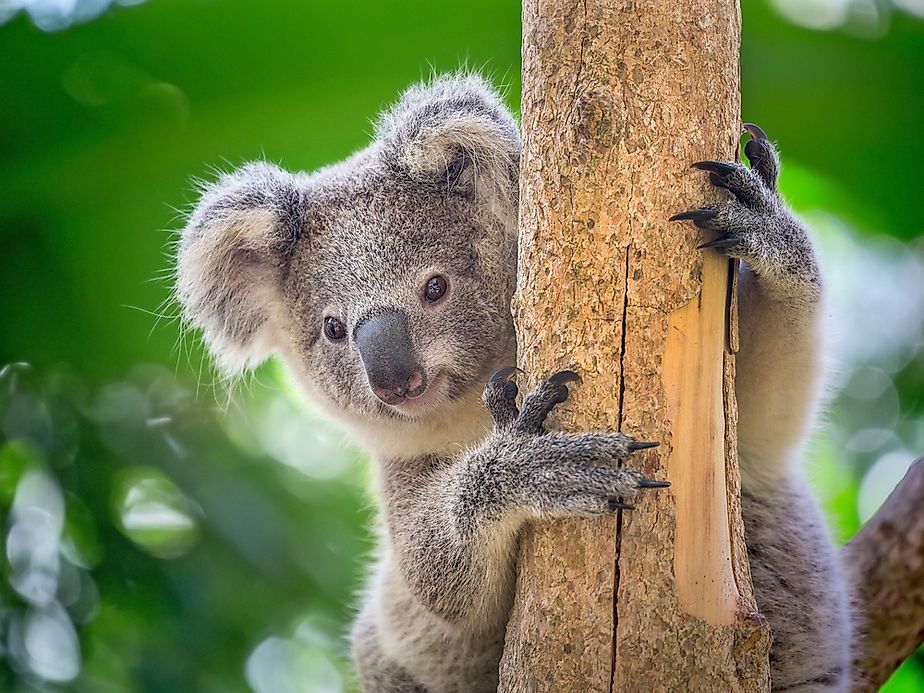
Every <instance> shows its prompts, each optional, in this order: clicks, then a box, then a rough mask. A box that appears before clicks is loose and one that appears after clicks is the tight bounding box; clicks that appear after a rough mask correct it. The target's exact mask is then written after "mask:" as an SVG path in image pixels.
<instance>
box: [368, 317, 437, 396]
mask: <svg viewBox="0 0 924 693" xmlns="http://www.w3.org/2000/svg"><path fill="white" fill-rule="evenodd" d="M353 340H354V341H355V342H356V348H357V349H358V350H359V355H360V357H361V358H362V360H363V366H364V367H365V369H366V378H367V379H368V380H369V387H371V388H372V392H373V393H375V396H376V397H378V398H379V399H380V400H382V401H383V402H385V403H386V404H400V403H401V402H403V401H404V400H405V399H407V398H409V397H417V396H419V395H421V394H423V392H424V390H426V389H427V376H426V372H425V371H424V369H423V368H422V367H421V365H420V363H419V362H418V359H417V355H416V353H415V352H414V345H413V344H412V343H411V339H410V336H409V335H408V320H407V315H406V314H405V313H403V312H401V311H390V312H386V313H379V314H377V315H372V316H370V317H368V318H365V319H363V320H361V321H360V322H359V323H358V324H357V325H356V329H355V330H354V331H353Z"/></svg>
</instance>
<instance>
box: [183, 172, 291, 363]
mask: <svg viewBox="0 0 924 693" xmlns="http://www.w3.org/2000/svg"><path fill="white" fill-rule="evenodd" d="M303 218H304V193H303V190H302V187H301V186H300V185H299V181H298V179H297V178H296V177H295V176H293V175H292V174H290V173H288V172H286V171H283V170H282V169H281V168H279V167H277V166H273V165H272V164H268V163H264V162H255V163H250V164H247V165H245V166H243V167H242V168H240V169H238V170H237V171H234V172H233V173H230V174H225V175H222V176H221V177H220V178H219V179H218V180H217V181H216V182H214V183H212V184H209V185H207V186H206V187H205V188H204V190H203V193H202V197H201V199H200V200H199V203H198V204H197V205H196V208H195V210H193V213H192V214H191V215H190V217H189V221H188V223H187V224H186V228H185V229H184V230H183V232H182V235H181V237H180V240H179V244H178V252H177V259H176V297H177V299H178V300H179V302H180V305H181V306H182V309H183V317H184V320H185V321H186V322H187V323H188V324H191V325H193V326H194V327H198V328H200V329H201V330H202V332H203V336H204V339H205V343H206V345H207V346H208V348H209V351H210V352H211V353H212V355H213V356H214V357H215V359H216V361H217V363H218V365H219V367H220V368H221V370H223V371H224V372H225V373H228V374H233V373H236V372H239V371H241V370H242V369H243V368H245V367H253V366H256V365H258V364H259V363H260V362H261V361H262V360H263V359H265V358H266V357H267V356H268V355H269V354H270V353H271V352H272V351H273V349H274V348H275V343H274V339H275V337H276V334H277V333H276V326H277V325H279V324H280V322H279V320H278V319H277V318H278V315H279V313H280V312H281V305H280V304H281V297H282V278H283V275H284V273H285V270H286V267H287V266H288V261H289V256H290V254H291V249H292V247H293V246H294V242H295V240H296V239H297V238H298V235H299V232H300V229H301V224H302V220H303Z"/></svg>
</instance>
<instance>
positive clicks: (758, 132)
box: [744, 123, 770, 142]
mask: <svg viewBox="0 0 924 693" xmlns="http://www.w3.org/2000/svg"><path fill="white" fill-rule="evenodd" d="M744 129H745V130H747V131H748V133H750V135H751V137H753V138H754V139H755V140H760V141H762V142H767V141H769V139H770V138H769V137H767V133H766V132H764V131H763V129H762V128H761V127H759V126H757V125H754V123H744Z"/></svg>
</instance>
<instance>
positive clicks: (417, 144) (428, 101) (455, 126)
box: [376, 74, 520, 216]
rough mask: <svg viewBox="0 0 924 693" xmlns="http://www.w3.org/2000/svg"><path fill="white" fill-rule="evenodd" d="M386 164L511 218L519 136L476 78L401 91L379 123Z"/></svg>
mask: <svg viewBox="0 0 924 693" xmlns="http://www.w3.org/2000/svg"><path fill="white" fill-rule="evenodd" d="M376 140H377V141H378V142H379V143H380V145H381V147H382V150H381V151H382V155H383V157H384V159H385V161H386V162H387V164H388V165H389V166H390V167H391V168H392V169H393V170H395V171H396V172H399V173H402V174H404V175H406V176H408V177H409V178H411V179H412V180H414V181H415V182H417V183H420V184H422V185H427V186H432V187H435V188H438V189H445V190H447V191H448V192H451V193H453V194H460V195H466V196H471V197H477V198H479V199H480V200H481V201H485V202H488V203H491V204H497V205H499V206H500V209H499V210H497V211H498V213H499V215H503V216H508V215H509V214H510V213H511V212H515V209H516V200H517V176H518V165H519V158H520V135H519V131H518V129H517V124H516V121H515V120H514V119H513V116H512V115H511V113H510V111H509V110H508V109H507V107H506V106H505V105H504V103H503V101H502V100H501V98H500V96H499V95H498V93H497V91H495V90H494V89H493V88H492V87H491V86H490V85H489V84H488V82H487V81H486V80H485V79H484V78H482V77H480V76H479V75H475V74H468V75H444V76H441V77H437V78H435V79H434V80H433V81H431V82H430V83H428V84H418V85H415V86H413V87H411V88H409V89H408V90H407V91H405V92H404V94H403V95H402V97H401V99H400V100H399V101H398V103H397V104H396V105H395V106H394V107H393V108H391V109H390V110H389V111H387V112H385V113H384V114H383V115H382V116H381V117H380V118H379V121H378V123H377V125H376Z"/></svg>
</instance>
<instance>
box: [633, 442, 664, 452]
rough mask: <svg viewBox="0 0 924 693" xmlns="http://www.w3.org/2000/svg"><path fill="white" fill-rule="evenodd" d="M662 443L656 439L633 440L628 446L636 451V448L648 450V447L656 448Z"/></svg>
mask: <svg viewBox="0 0 924 693" xmlns="http://www.w3.org/2000/svg"><path fill="white" fill-rule="evenodd" d="M660 444H661V443H657V442H655V441H646V440H633V441H631V442H630V443H629V445H628V448H629V451H630V452H635V451H636V450H647V449H648V448H656V447H658V446H659V445H660Z"/></svg>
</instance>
